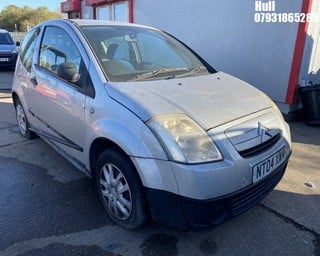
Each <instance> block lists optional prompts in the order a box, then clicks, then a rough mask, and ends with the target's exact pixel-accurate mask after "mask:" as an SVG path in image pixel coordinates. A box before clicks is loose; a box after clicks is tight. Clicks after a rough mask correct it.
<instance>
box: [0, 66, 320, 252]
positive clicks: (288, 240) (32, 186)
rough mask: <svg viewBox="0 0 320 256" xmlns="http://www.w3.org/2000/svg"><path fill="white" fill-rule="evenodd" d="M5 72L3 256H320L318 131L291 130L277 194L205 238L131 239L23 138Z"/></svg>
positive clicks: (87, 183)
mask: <svg viewBox="0 0 320 256" xmlns="http://www.w3.org/2000/svg"><path fill="white" fill-rule="evenodd" d="M10 79H12V72H7V71H2V72H1V71H0V255H1V256H7V255H8V256H13V255H23V256H27V255H28V256H29V255H30V256H31V255H32V256H34V255H35V256H37V255H98V256H99V255H110V256H111V255H130V256H131V255H143V256H148V255H150V256H151V255H154V256H157V255H166V256H167V255H197V256H198V255H259V256H260V255H320V217H319V216H320V168H319V166H320V136H319V135H320V133H319V132H320V127H310V126H307V125H306V124H305V123H304V122H290V127H291V132H292V149H293V152H292V157H291V159H290V162H289V165H288V169H287V172H286V174H285V176H284V178H283V179H282V181H281V182H280V183H279V185H278V186H277V187H276V188H275V190H274V191H273V192H272V193H271V194H270V195H269V196H268V197H267V198H266V199H265V200H263V201H262V202H261V203H260V204H259V205H257V206H256V207H254V208H252V209H251V210H249V211H248V212H246V213H245V214H243V215H241V216H239V217H237V218H235V219H233V220H231V221H229V222H227V223H225V224H222V225H221V226H219V227H218V228H216V229H214V230H211V231H206V232H187V233H186V232H179V231H176V230H173V229H170V228H166V227H162V226H158V225H156V224H154V223H149V224H148V225H146V226H145V227H144V228H142V229H140V230H137V231H126V230H123V229H121V228H119V227H118V226H116V225H114V224H113V223H112V222H111V221H110V219H109V218H108V216H106V214H105V212H104V209H103V207H102V206H101V204H100V201H99V198H98V196H97V193H96V191H95V188H94V186H93V183H92V181H91V180H90V179H89V178H87V177H85V176H84V175H83V174H81V173H79V172H78V171H77V170H76V169H75V168H74V167H73V166H71V165H70V164H69V163H68V162H67V161H66V160H64V158H62V157H61V156H60V155H58V154H57V153H56V152H55V151H54V150H52V149H51V148H50V147H49V146H48V145H47V144H45V143H44V142H43V141H42V140H41V139H35V140H31V141H27V140H25V139H23V138H21V137H20V135H19V133H18V128H17V124H16V121H15V114H14V108H13V105H12V101H11V98H10V91H9V89H10V86H11V80H10Z"/></svg>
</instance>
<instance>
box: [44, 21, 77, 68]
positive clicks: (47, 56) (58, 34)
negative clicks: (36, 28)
mask: <svg viewBox="0 0 320 256" xmlns="http://www.w3.org/2000/svg"><path fill="white" fill-rule="evenodd" d="M66 62H71V63H74V64H75V65H76V68H77V72H79V71H80V63H81V56H80V53H79V51H78V49H77V47H76V45H75V44H74V42H73V41H72V39H71V38H70V36H69V35H68V34H67V33H66V32H65V31H64V30H62V29H60V28H57V27H47V28H46V29H45V32H44V35H43V39H42V42H41V47H40V56H39V65H40V66H41V67H43V68H45V69H47V70H49V71H51V72H54V73H57V69H58V66H59V64H61V63H66Z"/></svg>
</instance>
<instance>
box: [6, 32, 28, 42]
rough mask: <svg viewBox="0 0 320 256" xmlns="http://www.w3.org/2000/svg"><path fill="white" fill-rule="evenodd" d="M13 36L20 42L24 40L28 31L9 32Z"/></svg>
mask: <svg viewBox="0 0 320 256" xmlns="http://www.w3.org/2000/svg"><path fill="white" fill-rule="evenodd" d="M9 33H10V34H11V36H12V38H13V40H14V41H15V42H16V41H19V42H20V43H21V42H22V40H23V38H24V36H25V35H26V32H9Z"/></svg>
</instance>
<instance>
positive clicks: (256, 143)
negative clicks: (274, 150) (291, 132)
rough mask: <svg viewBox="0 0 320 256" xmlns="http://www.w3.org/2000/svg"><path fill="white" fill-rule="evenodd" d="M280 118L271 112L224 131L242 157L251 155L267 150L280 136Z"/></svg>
mask: <svg viewBox="0 0 320 256" xmlns="http://www.w3.org/2000/svg"><path fill="white" fill-rule="evenodd" d="M281 126H282V124H281V120H279V118H278V117H277V116H276V115H275V114H273V113H272V112H269V113H266V114H263V115H261V116H257V117H255V118H253V119H250V120H247V121H245V122H242V123H239V124H237V125H235V126H233V127H231V128H229V129H227V130H226V131H225V134H226V136H227V137H228V139H229V140H230V142H231V143H232V145H233V146H234V147H235V149H236V150H237V151H238V153H239V154H240V155H241V156H242V157H251V156H254V155H256V154H259V153H261V152H263V151H265V150H267V149H268V148H269V147H271V146H272V145H274V144H276V143H277V142H278V141H279V139H280V138H281V134H282V131H281V129H280V127H281Z"/></svg>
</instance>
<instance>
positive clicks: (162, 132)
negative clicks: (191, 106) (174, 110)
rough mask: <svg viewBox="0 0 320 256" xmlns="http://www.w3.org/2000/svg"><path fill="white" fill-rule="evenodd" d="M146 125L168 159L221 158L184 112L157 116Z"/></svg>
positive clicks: (216, 159) (199, 160) (178, 160)
mask: <svg viewBox="0 0 320 256" xmlns="http://www.w3.org/2000/svg"><path fill="white" fill-rule="evenodd" d="M148 125H149V127H150V128H151V130H152V131H153V132H154V134H155V135H156V137H157V138H158V139H159V141H160V143H161V144H162V146H163V147H164V148H165V150H166V151H167V153H168V156H169V158H170V160H173V161H177V162H183V163H201V162H212V161H219V160H222V156H221V154H220V152H219V150H218V148H217V147H216V145H215V144H214V143H213V141H212V140H211V138H210V137H209V136H208V134H207V133H206V132H205V131H204V130H203V129H202V128H201V127H200V126H199V125H198V124H197V123H196V122H194V121H193V120H192V119H191V118H189V117H188V116H186V115H184V114H176V115H164V116H157V117H154V118H152V119H151V120H150V121H149V122H148Z"/></svg>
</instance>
